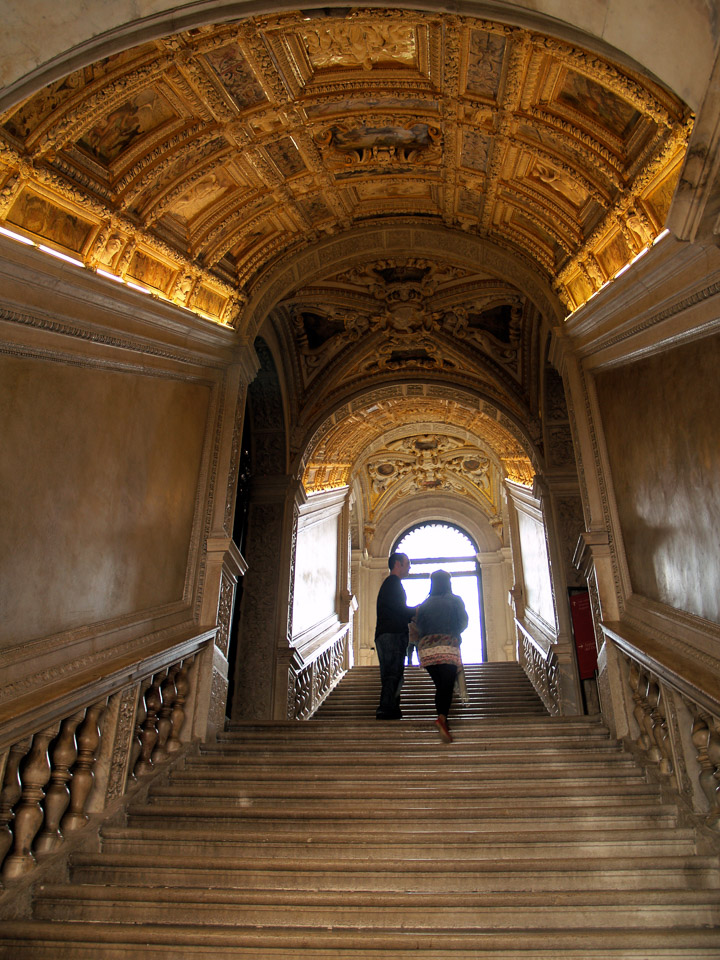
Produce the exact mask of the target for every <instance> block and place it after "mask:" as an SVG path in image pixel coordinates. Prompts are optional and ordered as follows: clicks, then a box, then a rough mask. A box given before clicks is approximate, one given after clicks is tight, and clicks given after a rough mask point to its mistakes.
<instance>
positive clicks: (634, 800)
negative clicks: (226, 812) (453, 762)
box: [152, 771, 659, 812]
mask: <svg viewBox="0 0 720 960" xmlns="http://www.w3.org/2000/svg"><path fill="white" fill-rule="evenodd" d="M360 785H362V791H363V792H362V799H363V801H367V800H397V799H398V785H397V783H393V781H392V780H387V781H385V780H372V781H367V780H363V779H362V778H356V779H355V780H335V781H332V782H331V783H327V782H322V783H321V784H318V782H317V781H315V780H298V779H282V780H277V781H274V780H270V781H262V780H256V779H253V780H252V781H248V780H247V779H246V778H243V777H242V776H238V777H236V778H233V779H231V780H228V779H227V778H223V777H221V776H218V777H216V778H215V779H211V778H209V777H207V776H204V775H201V774H200V772H199V771H197V772H192V771H187V772H184V773H176V774H174V775H173V776H172V778H171V780H170V784H169V785H168V786H159V787H156V788H155V789H154V790H153V793H152V800H153V801H154V799H155V798H157V797H162V798H164V799H167V798H177V797H180V796H184V797H188V798H190V797H198V798H202V799H208V800H210V799H218V798H226V799H227V800H229V801H231V802H244V801H245V800H246V799H252V800H271V799H278V798H282V799H287V800H291V799H292V800H293V801H296V800H297V801H302V800H304V799H308V798H314V797H317V796H320V797H321V798H322V800H323V802H328V801H336V800H353V801H354V802H355V804H357V801H358V789H359V787H360ZM511 797H512V799H513V810H514V811H516V812H517V811H518V810H520V809H522V808H523V806H524V807H527V809H528V810H530V811H531V812H534V811H538V810H539V811H546V810H556V809H557V807H558V800H559V798H558V795H557V790H556V789H555V784H551V785H547V786H543V785H542V784H533V785H532V787H528V786H525V785H524V784H517V783H516V784H515V785H514V790H513V791H508V790H504V791H503V796H502V798H498V796H497V790H496V789H494V788H493V787H492V786H490V785H487V784H486V783H485V781H484V780H482V779H475V778H473V779H463V780H462V782H457V781H454V782H451V783H448V784H446V785H445V786H444V787H443V798H444V799H445V800H452V801H453V802H462V801H467V800H471V801H477V800H482V802H483V804H484V805H485V806H486V809H492V806H493V805H495V804H497V805H499V806H500V807H501V808H502V809H507V801H508V800H509V799H510V798H511ZM658 797H659V787H658V786H656V785H654V784H649V783H644V782H642V783H639V784H632V785H631V786H623V785H619V786H617V787H615V788H614V789H612V790H610V788H606V789H605V790H603V793H602V798H601V799H599V798H596V797H593V796H588V795H587V791H586V790H584V789H582V788H581V787H576V788H574V789H573V790H564V791H563V796H562V805H563V809H567V808H579V809H593V808H595V807H602V809H611V808H615V807H621V808H622V807H633V808H636V807H638V806H639V805H641V804H649V803H651V802H656V801H657V799H658ZM241 798H242V799H241ZM436 798H437V789H436V788H435V787H433V786H432V784H429V783H428V779H427V777H422V776H420V777H415V778H405V779H404V780H403V783H402V799H403V802H408V803H415V804H417V803H418V802H419V801H426V800H434V799H436Z"/></svg>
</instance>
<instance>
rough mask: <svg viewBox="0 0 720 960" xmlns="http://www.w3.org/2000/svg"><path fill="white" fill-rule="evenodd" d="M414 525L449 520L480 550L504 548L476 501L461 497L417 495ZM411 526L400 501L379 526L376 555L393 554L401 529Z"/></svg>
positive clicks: (386, 514)
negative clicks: (440, 497)
mask: <svg viewBox="0 0 720 960" xmlns="http://www.w3.org/2000/svg"><path fill="white" fill-rule="evenodd" d="M412 508H413V520H412V524H411V525H412V526H417V525H419V524H424V523H449V524H452V525H454V526H457V527H459V528H460V529H461V530H462V531H463V532H464V533H466V534H467V535H468V536H469V537H470V538H471V539H472V540H473V541H474V542H475V543H476V544H477V552H478V553H495V552H496V551H498V550H500V549H502V546H503V544H502V541H501V540H500V537H499V536H498V535H497V533H496V532H495V531H494V530H493V528H492V527H491V526H490V523H489V521H488V519H487V517H485V516H483V515H482V514H481V513H480V512H479V511H478V510H477V509H476V508H474V507H473V506H472V504H470V503H468V502H467V501H466V500H463V498H461V497H459V496H455V495H453V494H450V495H448V496H444V497H442V499H439V498H438V497H433V496H431V495H429V494H425V495H419V496H417V497H414V498H413V502H412ZM407 528H408V515H407V506H406V505H403V504H396V505H395V506H394V507H391V508H390V509H389V510H388V511H387V512H386V513H385V514H383V516H382V517H381V518H380V521H379V523H378V525H377V527H376V529H375V539H374V541H373V554H375V555H376V556H389V555H390V552H391V550H392V547H393V545H394V543H395V541H396V540H397V538H398V536H400V533H401V531H403V530H405V529H407Z"/></svg>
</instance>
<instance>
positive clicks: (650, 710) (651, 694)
mask: <svg viewBox="0 0 720 960" xmlns="http://www.w3.org/2000/svg"><path fill="white" fill-rule="evenodd" d="M659 698H660V688H659V687H658V685H657V683H656V682H655V681H654V680H650V679H649V680H648V681H647V693H646V697H645V702H644V704H643V707H644V717H645V732H646V734H647V743H648V745H647V747H646V749H647V754H648V759H650V760H651V761H652V762H653V763H659V762H660V761H661V760H662V754H661V753H660V748H659V747H658V745H657V743H656V742H655V721H654V719H653V715H654V713H655V707H656V706H657V703H658V700H659Z"/></svg>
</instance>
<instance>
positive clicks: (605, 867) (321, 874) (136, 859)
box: [70, 852, 720, 893]
mask: <svg viewBox="0 0 720 960" xmlns="http://www.w3.org/2000/svg"><path fill="white" fill-rule="evenodd" d="M70 866H71V872H72V879H73V881H75V882H77V883H96V884H97V883H102V884H106V885H122V884H133V885H135V886H137V885H148V886H165V887H173V888H174V887H204V888H210V887H221V888H223V889H227V888H231V887H238V888H240V889H244V890H261V889H264V890H351V891H357V890H368V891H378V890H388V891H393V892H397V893H400V892H403V891H410V890H421V891H425V892H432V891H433V890H436V889H438V888H440V889H442V890H443V891H445V892H446V893H452V892H472V891H484V890H490V891H501V890H504V891H508V892H509V891H515V890H518V891H522V890H525V891H543V890H544V891H550V890H578V889H580V890H618V889H620V890H625V889H628V890H672V889H678V888H680V889H708V890H718V889H720V869H719V866H720V865H719V864H718V858H717V857H711V856H692V857H665V858H663V859H662V860H658V859H655V858H646V857H645V858H644V857H636V858H621V857H617V858H613V857H604V858H603V857H595V858H593V859H592V860H578V859H561V858H557V859H554V860H548V861H547V862H545V863H542V864H540V865H537V866H534V867H533V866H530V865H529V864H528V863H526V862H525V861H524V860H518V861H504V862H502V863H500V862H497V861H494V860H487V859H478V860H466V861H464V862H463V863H462V865H461V866H460V865H459V864H458V863H457V861H455V860H446V859H432V860H430V859H421V858H420V857H419V856H418V857H415V858H412V859H407V860H389V859H388V860H377V861H376V860H374V861H372V862H371V863H367V864H357V863H353V862H352V861H348V860H345V859H335V860H330V859H328V860H325V861H323V862H316V863H314V864H313V863H308V861H307V860H306V859H305V858H302V859H289V858H288V859H285V860H282V861H278V860H276V859H272V858H263V857H252V858H226V859H224V860H223V861H222V862H219V863H211V862H208V861H207V860H205V861H190V862H188V861H187V860H186V859H184V858H183V857H180V856H172V855H168V856H155V857H153V859H152V863H151V864H148V859H147V857H146V856H145V855H144V854H143V853H142V852H138V853H126V854H120V853H114V854H113V855H112V858H111V857H110V856H108V855H106V854H101V853H77V854H75V855H74V856H73V857H72V859H71V864H70ZM679 884H681V885H682V886H680V887H679Z"/></svg>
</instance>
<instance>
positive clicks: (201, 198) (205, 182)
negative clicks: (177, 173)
mask: <svg viewBox="0 0 720 960" xmlns="http://www.w3.org/2000/svg"><path fill="white" fill-rule="evenodd" d="M227 186H228V181H227V179H226V178H225V177H222V176H221V175H219V174H216V173H209V174H208V175H207V176H205V177H203V178H202V180H198V182H197V183H196V184H194V186H192V187H191V188H190V189H189V190H188V191H187V192H186V193H184V194H183V195H182V196H181V197H180V199H179V200H176V201H175V203H173V204H172V206H171V208H170V209H171V211H172V212H173V213H174V214H175V215H176V216H179V217H182V218H183V220H191V219H192V218H193V217H194V216H196V215H197V214H198V213H200V212H201V211H202V210H204V209H205V208H206V207H208V206H209V205H210V204H211V203H212V202H213V200H215V199H217V197H218V196H219V195H220V194H221V193H222V192H223V190H225V189H226V188H227Z"/></svg>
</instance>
